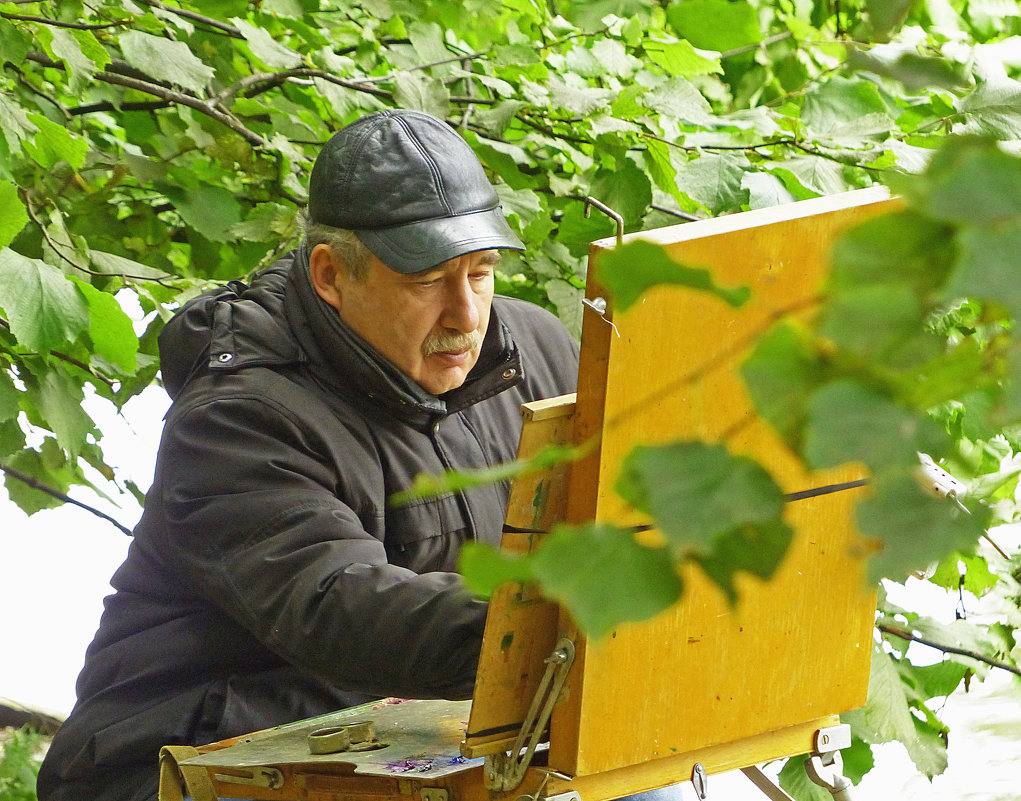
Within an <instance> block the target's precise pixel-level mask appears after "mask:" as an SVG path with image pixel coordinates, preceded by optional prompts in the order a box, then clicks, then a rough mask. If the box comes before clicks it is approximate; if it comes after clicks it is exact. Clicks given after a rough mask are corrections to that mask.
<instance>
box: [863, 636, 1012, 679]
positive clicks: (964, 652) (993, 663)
mask: <svg viewBox="0 0 1021 801" xmlns="http://www.w3.org/2000/svg"><path fill="white" fill-rule="evenodd" d="M876 628H877V629H879V630H880V631H882V632H884V633H886V634H891V635H893V636H894V637H899V638H900V639H902V640H908V641H910V642H917V643H920V644H921V645H928V646H929V647H930V648H935V649H936V650H937V651H943V653H946V654H956V655H957V656H966V657H968V658H969V659H974V660H976V661H977V662H982V663H983V664H986V665H989V666H990V667H994V668H999V669H1000V670H1006V671H1007V672H1008V673H1013V674H1014V675H1015V676H1021V669H1019V668H1016V667H1014V665H1011V664H1008V663H1007V662H1001V661H1000V660H999V659H993V658H992V657H989V656H984V655H983V654H980V653H977V652H976V651H969V650H968V649H967V648H957V647H955V646H953V645H943V644H941V643H938V642H933V641H932V640H927V639H926V638H925V637H919V636H918V635H917V634H915V633H914V632H911V631H908V630H907V629H902V628H901V627H900V626H891V625H890V624H888V623H877V624H876Z"/></svg>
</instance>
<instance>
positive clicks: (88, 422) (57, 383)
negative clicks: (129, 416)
mask: <svg viewBox="0 0 1021 801" xmlns="http://www.w3.org/2000/svg"><path fill="white" fill-rule="evenodd" d="M29 394H30V395H36V393H35V392H32V391H31V390H30V392H29ZM83 397H84V396H83V394H82V389H81V387H80V386H79V385H78V384H76V383H75V382H74V381H72V380H71V379H70V378H69V377H68V376H67V374H66V373H64V372H63V371H61V370H50V371H48V372H47V373H46V377H45V378H44V379H43V382H42V385H41V386H40V387H39V389H38V394H37V395H36V398H35V401H36V407H37V408H38V410H39V413H40V414H41V415H42V418H43V420H44V421H45V423H46V426H47V427H48V428H49V429H50V430H51V431H52V432H53V433H54V434H56V435H57V443H58V444H59V445H60V446H61V447H62V448H64V449H65V450H66V451H67V452H68V453H70V454H71V456H72V458H74V457H75V456H77V454H78V452H79V451H80V450H81V449H82V446H84V445H85V438H86V437H87V436H88V435H89V434H91V433H92V432H93V431H94V430H95V426H94V424H93V422H92V418H91V417H89V416H88V415H87V414H86V413H85V412H84V410H83V409H82V405H81V404H82V398H83Z"/></svg>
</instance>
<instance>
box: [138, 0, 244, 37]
mask: <svg viewBox="0 0 1021 801" xmlns="http://www.w3.org/2000/svg"><path fill="white" fill-rule="evenodd" d="M142 2H143V3H145V5H147V6H149V7H150V8H158V9H160V10H161V11H166V12H169V13H170V14H176V15H177V16H178V17H181V18H182V19H186V20H189V21H190V22H198V23H200V24H202V25H206V26H208V27H210V28H214V29H215V30H218V31H220V32H221V33H225V34H227V35H228V36H230V37H232V38H234V39H244V38H245V37H244V34H242V33H241V31H240V30H238V29H237V28H235V27H234V26H233V25H228V24H227V23H226V22H220V20H216V19H213V18H212V17H206V16H203V15H202V14H198V13H196V12H195V11H188V10H187V9H185V8H177V7H176V6H168V5H164V4H163V3H161V2H159V0H142Z"/></svg>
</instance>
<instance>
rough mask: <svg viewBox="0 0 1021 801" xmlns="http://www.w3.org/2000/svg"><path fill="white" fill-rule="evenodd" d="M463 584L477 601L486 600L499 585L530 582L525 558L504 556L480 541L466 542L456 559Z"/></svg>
mask: <svg viewBox="0 0 1021 801" xmlns="http://www.w3.org/2000/svg"><path fill="white" fill-rule="evenodd" d="M457 569H458V571H459V572H460V573H461V574H462V575H463V576H464V583H465V585H466V586H467V587H468V589H469V590H471V591H472V592H473V593H474V594H475V595H477V596H478V597H480V598H489V597H491V596H492V594H493V593H494V592H495V591H496V588H497V587H499V586H500V585H501V584H507V583H510V582H519V583H522V584H524V583H527V582H529V581H532V580H533V576H532V563H531V561H530V559H529V558H528V557H525V556H521V555H519V554H512V553H507V552H506V551H501V550H499V549H497V548H494V547H493V546H491V545H487V544H486V543H483V542H466V543H465V544H464V547H462V548H461V554H460V556H459V557H458V568H457Z"/></svg>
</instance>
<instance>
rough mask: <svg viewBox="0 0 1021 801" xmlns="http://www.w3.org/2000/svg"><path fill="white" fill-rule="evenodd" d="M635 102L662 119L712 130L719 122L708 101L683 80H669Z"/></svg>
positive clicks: (688, 82)
mask: <svg viewBox="0 0 1021 801" xmlns="http://www.w3.org/2000/svg"><path fill="white" fill-rule="evenodd" d="M615 102H616V101H615ZM637 102H638V103H640V104H641V105H642V106H644V107H645V108H647V109H650V110H651V111H655V112H657V113H658V114H662V115H663V116H664V117H671V118H673V119H675V120H679V121H681V122H683V123H686V124H688V125H700V126H704V127H706V128H712V127H714V126H715V125H716V124H717V123H718V122H719V119H718V118H717V117H715V116H714V115H713V113H712V106H710V105H709V101H708V100H706V99H705V97H704V96H703V95H702V93H701V92H699V91H698V89H696V88H695V87H694V85H693V84H692V83H691V81H688V80H686V79H685V78H678V77H675V78H669V79H668V80H666V81H664V82H663V83H661V84H660V85H659V86H657V87H656V88H655V89H652V90H649V91H646V92H644V93H643V94H641V95H640V96H639V97H638V98H637ZM650 145H651V142H650Z"/></svg>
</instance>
